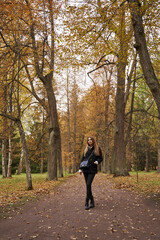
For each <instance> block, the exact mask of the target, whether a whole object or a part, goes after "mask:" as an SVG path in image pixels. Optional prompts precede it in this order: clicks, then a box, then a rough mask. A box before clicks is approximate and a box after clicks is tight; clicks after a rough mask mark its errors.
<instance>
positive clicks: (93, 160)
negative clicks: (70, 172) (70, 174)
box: [79, 137, 103, 210]
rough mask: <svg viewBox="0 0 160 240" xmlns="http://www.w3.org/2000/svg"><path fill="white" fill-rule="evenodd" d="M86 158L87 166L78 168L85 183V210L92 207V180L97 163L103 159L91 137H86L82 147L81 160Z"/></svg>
mask: <svg viewBox="0 0 160 240" xmlns="http://www.w3.org/2000/svg"><path fill="white" fill-rule="evenodd" d="M87 158H89V167H87V168H80V169H79V172H80V174H82V172H83V174H84V178H85V183H86V202H85V209H86V210H88V209H89V208H93V207H94V198H93V195H92V182H93V179H94V176H95V174H96V173H97V165H98V164H99V163H101V162H102V160H103V158H102V151H101V149H100V147H99V146H98V145H97V143H96V140H95V139H94V138H93V137H88V138H87V146H86V147H85V149H84V153H83V156H82V160H81V162H83V161H84V160H85V159H87ZM89 200H90V206H89Z"/></svg>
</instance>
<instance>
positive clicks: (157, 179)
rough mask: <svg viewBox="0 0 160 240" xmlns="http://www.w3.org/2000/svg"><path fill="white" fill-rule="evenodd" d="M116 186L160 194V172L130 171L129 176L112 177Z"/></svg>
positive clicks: (149, 193) (150, 193)
mask: <svg viewBox="0 0 160 240" xmlns="http://www.w3.org/2000/svg"><path fill="white" fill-rule="evenodd" d="M137 180H138V181H137ZM112 182H113V183H114V187H115V188H120V189H129V190H132V191H135V192H138V193H144V194H147V195H155V196H159V195H160V174H159V173H157V172H156V171H151V172H144V171H143V172H138V178H137V172H130V176H129V177H116V178H112Z"/></svg>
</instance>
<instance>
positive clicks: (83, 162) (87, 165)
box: [79, 151, 93, 169]
mask: <svg viewBox="0 0 160 240" xmlns="http://www.w3.org/2000/svg"><path fill="white" fill-rule="evenodd" d="M92 154H93V151H92V153H91V155H90V156H89V158H86V159H85V160H84V161H82V162H81V163H80V166H79V168H80V169H81V168H88V167H89V166H90V162H89V160H90V158H91V156H92Z"/></svg>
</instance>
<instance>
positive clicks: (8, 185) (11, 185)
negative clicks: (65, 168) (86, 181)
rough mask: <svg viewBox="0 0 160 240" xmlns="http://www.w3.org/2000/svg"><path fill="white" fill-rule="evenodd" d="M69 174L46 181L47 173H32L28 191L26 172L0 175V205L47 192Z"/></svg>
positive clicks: (23, 200)
mask: <svg viewBox="0 0 160 240" xmlns="http://www.w3.org/2000/svg"><path fill="white" fill-rule="evenodd" d="M70 176H71V175H67V176H65V177H64V178H59V179H58V181H56V180H52V181H47V180H46V177H47V173H45V174H32V184H33V190H30V191H28V190H27V180H26V174H21V175H13V176H12V178H2V176H0V186H1V192H0V206H5V205H13V204H15V203H17V202H26V201H28V200H29V199H35V198H38V197H39V196H41V195H44V194H49V193H50V192H51V191H53V190H54V188H55V187H56V186H58V185H59V184H60V183H61V182H63V181H65V180H66V179H67V178H68V177H70ZM72 176H73V175H72Z"/></svg>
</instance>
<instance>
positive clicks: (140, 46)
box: [128, 0, 160, 116]
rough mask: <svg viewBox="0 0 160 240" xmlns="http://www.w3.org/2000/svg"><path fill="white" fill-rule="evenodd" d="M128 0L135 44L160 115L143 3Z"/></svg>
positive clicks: (159, 93)
mask: <svg viewBox="0 0 160 240" xmlns="http://www.w3.org/2000/svg"><path fill="white" fill-rule="evenodd" d="M128 2H129V8H130V12H131V16H132V24H133V29H134V36H135V41H136V44H135V45H134V46H135V48H136V50H137V51H138V54H139V58H140V63H141V66H142V70H143V73H144V77H145V80H146V83H147V85H148V87H149V88H150V90H151V92H152V95H153V97H154V100H155V102H156V105H157V108H158V113H159V116H160V84H159V81H158V78H157V77H156V75H155V72H154V69H153V66H152V62H151V58H150V54H149V52H148V48H147V43H146V37H145V33H144V27H143V20H142V14H141V4H140V2H139V0H128Z"/></svg>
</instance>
